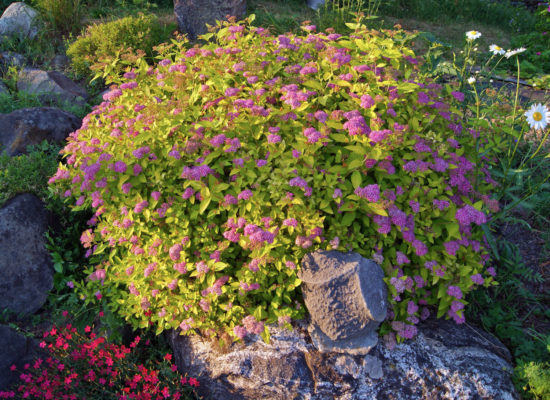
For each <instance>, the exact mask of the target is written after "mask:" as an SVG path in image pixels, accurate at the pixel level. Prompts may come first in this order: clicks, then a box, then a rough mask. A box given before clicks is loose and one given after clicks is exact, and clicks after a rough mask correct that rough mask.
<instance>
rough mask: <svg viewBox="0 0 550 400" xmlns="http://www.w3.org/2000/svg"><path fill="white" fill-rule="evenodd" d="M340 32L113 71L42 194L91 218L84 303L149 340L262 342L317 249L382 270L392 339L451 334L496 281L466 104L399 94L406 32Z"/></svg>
mask: <svg viewBox="0 0 550 400" xmlns="http://www.w3.org/2000/svg"><path fill="white" fill-rule="evenodd" d="M351 28H352V29H354V30H355V32H354V34H353V35H352V37H351V39H353V40H350V38H348V37H345V36H341V35H339V34H335V33H328V34H327V33H320V34H314V33H313V31H314V30H315V27H313V26H304V27H303V29H304V31H305V33H304V35H303V36H298V37H297V36H294V35H280V36H279V37H277V38H274V37H272V36H270V35H269V34H268V33H267V32H266V31H265V30H263V29H262V28H252V29H251V30H249V27H248V26H247V25H246V24H245V25H237V24H234V25H228V26H224V27H223V28H221V29H220V30H219V32H218V33H216V34H214V33H212V34H209V35H207V36H205V37H204V39H211V38H215V43H210V44H207V45H205V46H202V47H194V48H190V49H188V48H186V47H185V44H186V41H185V40H184V41H182V42H179V43H176V42H175V43H173V45H174V46H173V47H171V48H167V49H166V50H165V53H164V57H165V58H164V59H162V60H161V61H160V62H159V64H158V66H157V68H152V67H149V66H148V65H147V64H145V63H141V64H140V65H137V66H136V68H134V69H132V70H129V71H128V72H126V74H125V79H124V81H122V82H121V84H120V86H119V88H117V89H115V90H112V91H111V92H109V93H108V94H106V95H105V97H104V98H105V100H106V101H105V102H104V103H102V104H101V105H100V106H98V107H97V108H96V109H95V111H94V112H92V114H90V115H89V116H88V117H86V118H85V120H84V125H83V127H82V128H81V129H80V130H78V131H77V132H75V133H74V134H73V135H71V137H70V139H69V144H68V145H67V147H66V148H65V149H64V155H65V157H67V165H62V166H60V168H59V170H58V172H57V173H56V175H55V176H54V177H52V179H51V180H50V181H51V182H52V183H56V184H57V185H58V190H59V191H60V193H65V196H67V198H68V199H71V200H70V201H71V202H74V201H76V203H74V208H75V209H77V210H78V209H82V208H84V207H89V206H91V207H92V208H93V209H95V210H96V217H97V225H96V226H95V227H94V228H93V229H89V230H87V231H86V232H84V233H83V234H82V237H81V241H82V243H83V244H84V246H85V247H87V248H88V249H89V250H88V254H89V255H90V256H93V255H97V256H98V257H92V266H91V269H90V270H89V272H90V275H89V278H88V283H87V285H86V288H82V289H83V290H85V291H86V293H87V294H86V295H87V298H88V299H93V298H94V295H95V296H96V297H103V296H107V297H108V298H109V299H110V301H111V304H112V305H113V308H114V309H117V310H118V312H119V313H120V314H121V315H123V316H124V317H125V318H126V319H127V320H129V322H131V323H132V324H133V325H134V326H136V327H137V326H141V327H146V326H148V325H149V323H151V322H152V323H154V325H155V326H156V327H157V332H161V331H162V330H164V329H167V328H176V327H180V328H181V330H182V331H183V332H193V331H194V330H195V329H196V330H200V331H202V332H204V333H210V334H214V333H218V334H220V333H223V332H225V334H229V335H230V336H233V337H237V338H242V337H243V336H244V335H246V334H247V333H261V334H262V335H263V336H264V338H265V339H267V338H268V329H267V328H266V327H265V326H264V322H265V323H274V322H277V321H278V322H279V323H282V324H286V323H288V322H289V321H290V319H291V318H298V317H301V316H303V307H301V306H300V304H299V303H297V302H298V301H299V296H298V294H299V292H297V290H296V289H297V287H298V286H299V284H300V281H299V279H297V277H296V269H297V266H298V265H299V260H300V259H301V257H302V256H303V255H304V254H305V253H306V252H309V251H312V250H314V249H315V248H319V247H321V248H329V249H330V248H333V249H341V250H345V249H350V250H351V249H353V250H356V251H358V252H359V253H362V254H363V255H365V256H367V257H374V258H375V259H376V260H379V262H380V264H382V266H383V268H384V269H385V272H386V276H387V278H386V279H387V282H388V284H389V288H390V291H391V299H390V300H391V302H392V304H393V315H392V316H390V321H393V322H392V324H391V327H392V328H393V330H394V331H395V332H396V333H397V334H398V337H399V338H411V337H413V336H414V335H415V332H416V328H415V326H414V325H415V324H416V323H418V321H419V320H420V318H426V317H427V316H428V315H429V314H430V311H429V309H428V308H427V307H425V306H428V305H435V306H436V309H437V312H436V313H437V315H438V316H439V317H441V316H444V315H447V316H448V317H452V318H454V319H455V320H457V321H459V322H460V321H463V315H462V309H463V308H464V304H465V299H464V296H465V295H466V293H467V292H468V291H470V290H472V289H473V288H474V287H477V286H478V285H490V284H491V282H492V276H491V270H489V271H486V270H485V269H484V268H483V264H484V262H485V261H484V260H485V259H486V258H487V254H486V252H485V250H484V248H483V244H482V243H481V240H482V232H481V229H479V225H481V224H482V223H484V222H486V214H485V213H484V212H483V211H481V209H482V208H483V207H484V205H483V200H482V199H481V195H480V193H483V192H484V190H486V189H485V188H486V187H488V183H489V182H492V181H491V180H490V177H489V176H488V174H487V171H486V170H484V168H483V166H482V165H481V164H480V161H479V160H469V159H468V158H467V157H466V154H472V153H470V152H469V151H468V149H469V148H470V146H472V140H471V133H470V132H467V131H463V130H462V127H461V126H460V125H459V124H457V123H456V122H457V121H458V120H457V118H458V117H457V116H458V114H457V113H458V112H459V111H458V108H456V107H455V105H456V104H457V103H459V102H460V101H462V100H463V98H462V94H461V93H458V92H453V93H451V90H444V89H443V88H442V87H441V86H440V85H437V84H423V83H420V82H416V81H415V80H414V78H415V77H416V75H415V70H416V68H417V67H416V65H417V63H418V62H417V60H416V59H415V58H414V54H413V53H412V51H411V50H410V49H408V48H407V47H406V46H404V45H403V42H404V41H405V40H406V38H405V37H404V36H403V34H402V33H399V32H397V33H389V32H388V33H385V34H375V33H373V32H369V31H367V30H366V28H365V27H364V26H363V25H360V24H356V25H351ZM382 49H383V50H382ZM382 51H383V54H384V57H382ZM228 66H230V67H228ZM412 104H414V107H412V106H411V105H412ZM157 116H158V117H157ZM369 126H370V127H369ZM371 127H372V128H371ZM475 162H477V163H478V164H477V165H476V164H475ZM475 173H479V174H480V177H479V179H477V178H475V179H473V177H474V175H475ZM474 182H476V187H474V186H473V185H474ZM327 187H328V188H330V190H326V189H324V190H323V189H322V188H327ZM174 228H175V229H174ZM367 249H368V250H367ZM371 249H377V250H375V251H372V250H371ZM102 253H105V254H104V255H103V256H102V255H101V254H102ZM94 260H95V261H96V262H97V261H101V262H100V263H98V264H97V265H95V266H93V264H94V262H93V261H94ZM174 295H177V296H174Z"/></svg>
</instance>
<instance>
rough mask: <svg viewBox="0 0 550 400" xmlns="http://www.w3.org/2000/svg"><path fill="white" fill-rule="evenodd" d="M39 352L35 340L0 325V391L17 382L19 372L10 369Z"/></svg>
mask: <svg viewBox="0 0 550 400" xmlns="http://www.w3.org/2000/svg"><path fill="white" fill-rule="evenodd" d="M38 354H40V348H39V346H38V344H37V343H36V341H34V340H32V339H30V338H27V337H25V336H23V335H22V334H20V333H18V332H17V331H15V330H13V329H12V328H10V327H8V326H5V325H0V391H1V390H7V389H8V387H9V386H10V385H12V384H14V383H16V382H19V379H18V378H19V374H20V372H17V371H11V370H10V367H11V366H12V365H15V366H16V367H17V368H18V369H19V370H22V369H23V366H24V364H25V363H30V362H31V361H32V360H33V359H34V358H35V356H37V355H38Z"/></svg>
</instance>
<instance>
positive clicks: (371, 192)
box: [355, 183, 380, 203]
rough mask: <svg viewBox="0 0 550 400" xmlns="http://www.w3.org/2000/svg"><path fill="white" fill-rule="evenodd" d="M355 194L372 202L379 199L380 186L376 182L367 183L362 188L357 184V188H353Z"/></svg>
mask: <svg viewBox="0 0 550 400" xmlns="http://www.w3.org/2000/svg"><path fill="white" fill-rule="evenodd" d="M355 194H356V195H357V196H359V197H362V198H364V199H367V200H368V201H370V202H372V203H376V202H377V201H378V200H380V187H379V186H378V184H376V183H375V184H373V185H367V186H365V187H364V188H362V187H360V186H358V187H357V189H355Z"/></svg>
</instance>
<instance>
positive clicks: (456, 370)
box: [167, 320, 518, 400]
mask: <svg viewBox="0 0 550 400" xmlns="http://www.w3.org/2000/svg"><path fill="white" fill-rule="evenodd" d="M306 326H307V323H306V322H305V321H297V322H296V323H295V329H294V330H293V331H288V330H284V329H280V328H277V327H273V328H271V329H270V331H271V342H270V344H266V343H264V342H263V341H262V340H261V339H260V338H259V337H257V336H248V337H247V338H245V341H244V343H233V344H231V345H230V346H229V347H228V348H227V349H224V350H223V351H222V350H220V349H218V348H217V347H216V345H214V344H212V343H211V342H210V341H208V340H207V339H203V338H201V337H199V336H191V337H186V336H179V335H178V334H177V333H176V332H175V331H172V332H170V333H169V334H168V335H167V336H168V339H169V342H170V345H171V346H172V349H173V350H174V354H175V358H176V363H177V365H178V368H179V369H180V371H193V375H194V376H195V377H199V381H200V383H201V386H200V390H201V391H202V393H203V394H204V395H207V396H210V398H213V399H229V400H232V399H250V400H252V399H254V400H256V399H262V400H283V399H310V400H325V399H327V400H328V399H331V400H332V399H337V400H344V399H345V400H351V399H356V400H367V399H392V400H418V399H437V400H440V399H494V400H513V399H517V398H518V396H517V394H516V392H515V390H514V385H513V383H512V380H511V374H512V371H513V367H512V365H510V364H509V361H508V360H509V359H510V354H509V353H508V351H507V350H506V348H505V347H504V346H503V345H502V344H501V343H500V342H499V341H498V340H497V339H495V338H494V337H492V336H491V335H489V334H487V333H485V332H483V331H480V330H478V329H476V328H473V327H471V326H469V325H464V324H463V325H456V324H455V323H454V322H451V321H444V320H428V321H425V322H424V323H421V324H420V325H419V326H418V330H419V334H418V336H417V337H416V338H415V339H413V340H409V341H406V342H405V343H402V344H399V345H397V346H395V348H393V349H391V350H390V348H388V347H386V345H384V344H383V343H378V344H377V345H376V346H375V347H374V348H373V349H372V350H371V351H370V353H369V354H367V355H366V356H361V355H347V354H340V353H320V352H319V351H318V350H317V348H316V347H315V346H314V345H313V344H312V343H311V340H310V337H309V334H308V332H307V329H306Z"/></svg>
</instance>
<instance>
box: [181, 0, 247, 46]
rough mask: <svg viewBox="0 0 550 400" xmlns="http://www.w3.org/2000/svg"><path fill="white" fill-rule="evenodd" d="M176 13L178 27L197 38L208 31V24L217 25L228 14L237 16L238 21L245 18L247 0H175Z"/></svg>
mask: <svg viewBox="0 0 550 400" xmlns="http://www.w3.org/2000/svg"><path fill="white" fill-rule="evenodd" d="M174 13H175V14H176V19H177V21H178V29H179V30H180V31H181V32H182V33H187V34H188V35H189V39H191V40H195V39H196V38H197V36H199V35H202V34H204V33H206V32H207V28H206V24H209V25H215V23H216V20H224V19H226V18H225V17H226V15H231V16H235V17H237V21H238V20H241V19H243V18H244V16H245V14H246V0H174Z"/></svg>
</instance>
